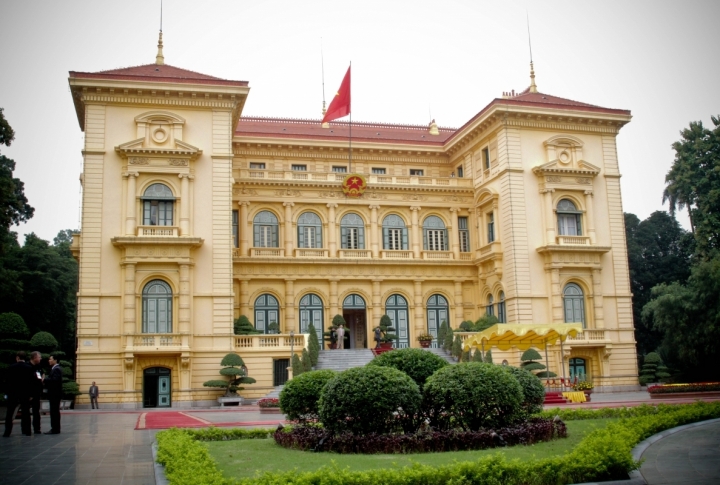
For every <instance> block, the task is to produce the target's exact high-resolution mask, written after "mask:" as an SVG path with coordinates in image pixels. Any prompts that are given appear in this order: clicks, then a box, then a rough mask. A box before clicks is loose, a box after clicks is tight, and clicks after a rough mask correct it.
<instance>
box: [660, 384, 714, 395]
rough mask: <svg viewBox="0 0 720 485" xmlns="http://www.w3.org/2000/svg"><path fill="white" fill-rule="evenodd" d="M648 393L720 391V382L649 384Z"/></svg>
mask: <svg viewBox="0 0 720 485" xmlns="http://www.w3.org/2000/svg"><path fill="white" fill-rule="evenodd" d="M647 390H648V392H649V393H650V394H673V393H676V392H710V391H715V392H717V391H720V382H698V383H695V384H666V385H664V386H650V387H648V388H647Z"/></svg>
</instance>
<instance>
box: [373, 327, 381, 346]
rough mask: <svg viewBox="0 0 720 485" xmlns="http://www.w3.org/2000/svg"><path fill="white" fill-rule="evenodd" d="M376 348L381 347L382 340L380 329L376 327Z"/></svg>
mask: <svg viewBox="0 0 720 485" xmlns="http://www.w3.org/2000/svg"><path fill="white" fill-rule="evenodd" d="M374 333H375V348H376V349H377V348H378V347H380V341H381V340H382V335H381V330H380V327H375V331H374Z"/></svg>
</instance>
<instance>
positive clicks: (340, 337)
mask: <svg viewBox="0 0 720 485" xmlns="http://www.w3.org/2000/svg"><path fill="white" fill-rule="evenodd" d="M335 334H336V335H337V348H338V349H344V348H345V327H343V325H342V324H340V325H339V326H338V328H337V330H335Z"/></svg>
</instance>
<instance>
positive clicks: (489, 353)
mask: <svg viewBox="0 0 720 485" xmlns="http://www.w3.org/2000/svg"><path fill="white" fill-rule="evenodd" d="M485 362H486V363H488V364H492V363H493V360H492V349H488V351H487V352H485Z"/></svg>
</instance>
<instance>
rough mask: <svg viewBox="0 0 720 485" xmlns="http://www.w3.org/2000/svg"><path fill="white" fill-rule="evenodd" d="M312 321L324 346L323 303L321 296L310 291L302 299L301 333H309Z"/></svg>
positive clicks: (319, 340)
mask: <svg viewBox="0 0 720 485" xmlns="http://www.w3.org/2000/svg"><path fill="white" fill-rule="evenodd" d="M310 322H312V324H313V326H314V327H315V333H316V334H317V337H318V342H320V347H321V348H322V341H323V303H322V300H321V299H320V297H319V296H317V295H313V294H312V293H309V294H307V295H305V296H303V297H302V298H301V299H300V333H308V327H309V326H310Z"/></svg>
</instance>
